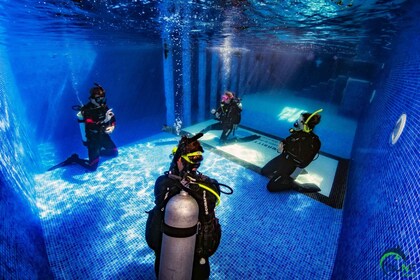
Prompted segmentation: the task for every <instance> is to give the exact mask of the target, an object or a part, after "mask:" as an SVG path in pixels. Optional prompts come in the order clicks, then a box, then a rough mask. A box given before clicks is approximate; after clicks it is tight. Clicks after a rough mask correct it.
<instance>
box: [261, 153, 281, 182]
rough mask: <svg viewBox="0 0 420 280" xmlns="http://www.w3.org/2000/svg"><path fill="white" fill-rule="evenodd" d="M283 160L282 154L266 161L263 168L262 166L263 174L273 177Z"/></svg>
mask: <svg viewBox="0 0 420 280" xmlns="http://www.w3.org/2000/svg"><path fill="white" fill-rule="evenodd" d="M281 162H282V155H279V156H276V157H275V158H273V159H272V160H270V161H269V162H267V163H266V165H264V167H263V168H261V174H262V175H264V176H267V177H269V178H271V177H272V176H273V174H274V173H277V168H278V166H279V165H280V164H281Z"/></svg>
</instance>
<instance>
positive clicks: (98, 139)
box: [81, 102, 118, 170]
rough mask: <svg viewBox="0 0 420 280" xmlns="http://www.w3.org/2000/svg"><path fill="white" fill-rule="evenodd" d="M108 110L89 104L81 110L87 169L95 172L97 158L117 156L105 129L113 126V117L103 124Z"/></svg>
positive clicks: (116, 151)
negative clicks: (87, 154) (87, 160)
mask: <svg viewBox="0 0 420 280" xmlns="http://www.w3.org/2000/svg"><path fill="white" fill-rule="evenodd" d="M108 110H109V108H108V106H107V105H105V104H104V105H101V106H97V105H95V104H93V103H91V102H89V103H87V104H86V105H84V106H83V107H82V108H81V113H82V116H83V121H84V122H85V132H86V139H87V143H86V146H87V148H88V153H89V162H88V166H85V167H87V168H89V169H92V170H96V168H97V167H98V163H99V156H101V155H102V156H117V155H118V149H117V146H116V145H115V143H114V142H113V141H112V140H111V137H110V136H109V134H107V133H105V129H106V128H107V127H108V126H110V125H115V121H116V120H115V116H112V118H111V119H110V120H109V121H108V122H104V120H105V117H106V112H107V111H108Z"/></svg>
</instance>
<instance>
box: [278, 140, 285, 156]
mask: <svg viewBox="0 0 420 280" xmlns="http://www.w3.org/2000/svg"><path fill="white" fill-rule="evenodd" d="M283 151H284V143H283V142H282V141H281V142H280V143H279V146H278V147H277V152H278V153H280V154H281V153H283Z"/></svg>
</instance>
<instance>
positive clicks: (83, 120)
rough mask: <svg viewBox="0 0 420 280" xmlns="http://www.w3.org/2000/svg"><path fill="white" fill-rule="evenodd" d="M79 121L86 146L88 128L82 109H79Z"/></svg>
mask: <svg viewBox="0 0 420 280" xmlns="http://www.w3.org/2000/svg"><path fill="white" fill-rule="evenodd" d="M76 116H77V122H78V123H79V127H80V134H81V135H82V141H83V145H85V146H86V143H87V138H86V130H85V119H84V118H83V115H82V111H79V112H78V113H77V114H76Z"/></svg>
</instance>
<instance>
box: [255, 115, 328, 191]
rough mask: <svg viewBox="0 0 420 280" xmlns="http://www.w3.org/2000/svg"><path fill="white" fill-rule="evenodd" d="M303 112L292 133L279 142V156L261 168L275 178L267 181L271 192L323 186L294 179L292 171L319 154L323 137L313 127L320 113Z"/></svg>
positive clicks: (313, 189) (302, 166)
mask: <svg viewBox="0 0 420 280" xmlns="http://www.w3.org/2000/svg"><path fill="white" fill-rule="evenodd" d="M321 111H322V109H320V110H318V111H316V112H315V113H313V114H310V113H303V114H301V116H300V118H299V119H298V120H297V121H296V122H295V124H294V127H295V128H294V129H290V133H291V135H290V136H288V137H287V138H286V139H284V140H283V141H281V142H280V143H279V147H278V149H277V151H278V152H279V153H280V155H279V156H277V157H275V158H274V159H272V160H271V161H269V162H268V163H267V164H266V165H265V166H264V167H263V168H262V170H261V173H262V174H263V175H265V176H267V177H269V178H270V179H271V180H270V182H269V183H268V185H267V189H268V190H269V191H270V192H278V191H284V190H289V189H297V190H298V191H302V192H316V191H319V190H320V189H319V188H318V187H316V188H315V187H314V186H312V187H311V186H308V188H307V189H304V188H302V187H301V186H298V185H297V184H294V183H293V179H292V178H291V177H290V175H291V174H292V173H293V172H294V171H295V170H296V168H298V167H299V168H305V167H306V166H308V165H309V164H310V163H311V162H312V161H313V160H314V158H315V156H316V155H317V154H318V152H319V150H320V148H321V141H320V140H319V138H318V136H317V135H316V134H315V133H314V132H313V129H314V128H315V126H316V125H317V124H319V123H320V121H321V116H320V115H319V113H320V112H321Z"/></svg>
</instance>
